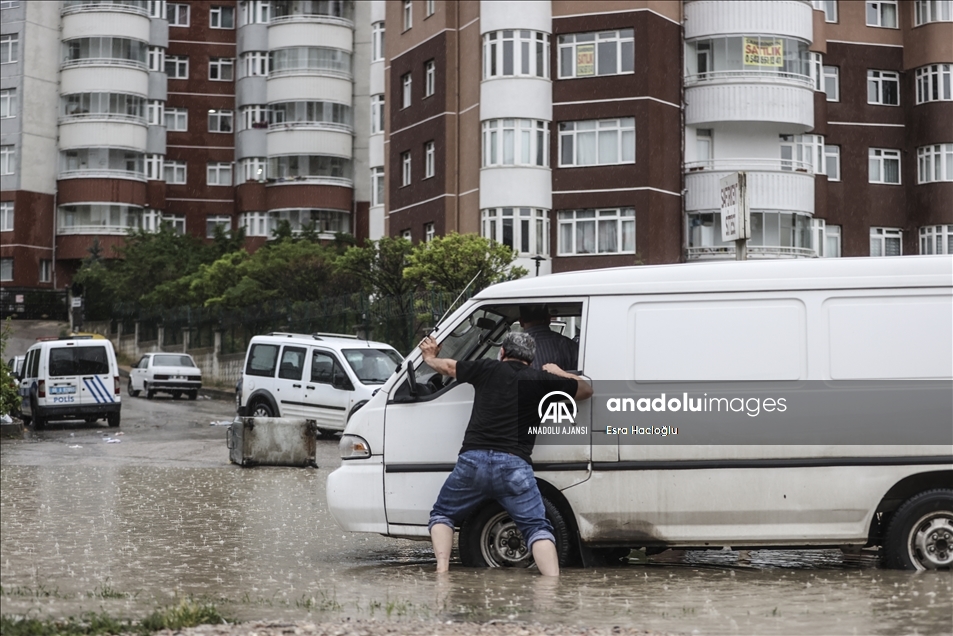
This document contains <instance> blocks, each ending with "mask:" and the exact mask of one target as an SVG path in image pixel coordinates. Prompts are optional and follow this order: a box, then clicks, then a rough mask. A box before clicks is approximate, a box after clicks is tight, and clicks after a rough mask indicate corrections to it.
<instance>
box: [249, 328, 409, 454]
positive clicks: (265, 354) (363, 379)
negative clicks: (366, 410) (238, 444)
mask: <svg viewBox="0 0 953 636" xmlns="http://www.w3.org/2000/svg"><path fill="white" fill-rule="evenodd" d="M402 360H403V357H402V356H401V355H400V354H399V353H397V351H396V350H395V349H394V348H393V347H391V346H390V345H388V344H385V343H383V342H374V341H370V340H359V339H358V338H356V337H353V336H344V335H340V334H321V333H316V334H313V335H304V334H294V333H270V334H268V335H263V336H255V337H253V338H252V339H251V342H249V343H248V351H247V353H246V354H245V366H244V369H243V370H242V378H241V381H240V382H239V384H238V387H237V388H236V404H237V406H238V414H239V415H241V416H245V415H248V416H254V417H303V418H305V419H307V420H314V422H315V423H316V425H317V427H318V430H319V431H320V432H321V433H323V434H324V435H330V434H332V433H335V432H340V431H343V430H344V425H345V424H346V423H347V419H348V418H349V417H350V416H351V415H352V414H353V413H354V412H356V411H357V410H358V409H360V408H361V407H362V406H364V405H365V404H367V401H368V400H369V399H370V398H371V395H373V393H374V392H375V391H376V390H377V389H378V388H380V386H381V385H382V384H384V382H385V381H387V379H388V378H390V376H391V375H392V374H393V373H394V369H396V368H397V367H398V366H399V365H400V363H401V362H402Z"/></svg>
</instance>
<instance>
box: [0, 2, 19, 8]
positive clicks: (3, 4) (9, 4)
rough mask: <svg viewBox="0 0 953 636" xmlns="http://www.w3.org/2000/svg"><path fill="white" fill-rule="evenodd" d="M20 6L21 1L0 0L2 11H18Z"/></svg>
mask: <svg viewBox="0 0 953 636" xmlns="http://www.w3.org/2000/svg"><path fill="white" fill-rule="evenodd" d="M19 6H20V2H19V0H0V9H16V8H17V7H19Z"/></svg>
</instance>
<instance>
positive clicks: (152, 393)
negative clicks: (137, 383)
mask: <svg viewBox="0 0 953 636" xmlns="http://www.w3.org/2000/svg"><path fill="white" fill-rule="evenodd" d="M142 388H144V389H145V390H146V399H147V400H151V399H152V398H154V397H155V396H156V392H155V391H153V390H152V389H150V388H149V383H148V382H143V383H142Z"/></svg>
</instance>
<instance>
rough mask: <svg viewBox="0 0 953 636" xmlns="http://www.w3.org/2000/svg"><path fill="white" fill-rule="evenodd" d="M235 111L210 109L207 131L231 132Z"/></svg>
mask: <svg viewBox="0 0 953 636" xmlns="http://www.w3.org/2000/svg"><path fill="white" fill-rule="evenodd" d="M234 116H235V113H234V112H232V111H230V110H210V111H208V131H209V132H221V133H230V132H232V129H233V126H232V119H233V118H234Z"/></svg>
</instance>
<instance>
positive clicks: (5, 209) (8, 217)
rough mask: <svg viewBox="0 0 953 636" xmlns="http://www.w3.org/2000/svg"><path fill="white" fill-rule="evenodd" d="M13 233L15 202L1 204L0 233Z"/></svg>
mask: <svg viewBox="0 0 953 636" xmlns="http://www.w3.org/2000/svg"><path fill="white" fill-rule="evenodd" d="M12 231H13V201H3V202H2V203H0V232H12Z"/></svg>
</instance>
